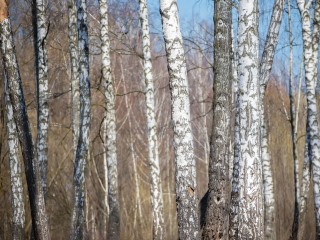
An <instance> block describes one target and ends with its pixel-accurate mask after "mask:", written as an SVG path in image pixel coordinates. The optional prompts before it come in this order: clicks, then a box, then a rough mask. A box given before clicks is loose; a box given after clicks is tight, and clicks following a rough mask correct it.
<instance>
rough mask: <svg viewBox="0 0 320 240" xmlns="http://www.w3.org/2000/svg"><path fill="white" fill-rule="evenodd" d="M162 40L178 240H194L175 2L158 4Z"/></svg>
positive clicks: (194, 205) (194, 204)
mask: <svg viewBox="0 0 320 240" xmlns="http://www.w3.org/2000/svg"><path fill="white" fill-rule="evenodd" d="M160 14H161V19H162V28H163V34H164V40H165V47H166V54H167V61H168V71H169V81H170V92H171V109H172V110H171V111H172V122H173V139H174V154H175V162H176V203H177V209H178V214H177V217H178V228H179V238H180V239H197V237H198V233H199V222H198V199H197V183H196V162H195V157H194V147H193V136H192V129H191V123H190V120H191V118H190V100H189V89H188V80H187V68H186V62H185V55H184V49H183V43H182V36H181V32H180V26H179V16H178V6H177V1H176V0H160Z"/></svg>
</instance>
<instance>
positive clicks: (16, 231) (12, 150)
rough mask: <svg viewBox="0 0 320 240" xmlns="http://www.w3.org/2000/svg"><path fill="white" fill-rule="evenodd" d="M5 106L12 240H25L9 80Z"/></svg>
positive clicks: (20, 180) (19, 168)
mask: <svg viewBox="0 0 320 240" xmlns="http://www.w3.org/2000/svg"><path fill="white" fill-rule="evenodd" d="M4 94H5V104H6V116H7V119H6V120H7V131H8V149H9V165H10V186H11V206H12V239H13V240H23V239H24V224H25V211H24V201H23V183H22V176H21V174H22V172H21V164H20V161H19V142H18V133H17V127H16V123H15V121H14V117H13V109H12V105H11V102H10V98H9V96H8V86H7V80H6V79H5V93H4Z"/></svg>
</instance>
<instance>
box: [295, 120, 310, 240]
mask: <svg viewBox="0 0 320 240" xmlns="http://www.w3.org/2000/svg"><path fill="white" fill-rule="evenodd" d="M306 129H307V133H306V141H305V148H304V161H303V168H302V181H301V195H300V196H299V229H298V230H299V232H298V239H301V240H303V239H304V236H305V226H306V222H305V221H306V213H307V212H306V210H307V199H308V195H309V189H310V179H311V178H310V167H311V164H310V159H311V152H310V150H311V149H310V145H309V143H310V135H309V134H308V131H309V129H308V120H307V127H306Z"/></svg>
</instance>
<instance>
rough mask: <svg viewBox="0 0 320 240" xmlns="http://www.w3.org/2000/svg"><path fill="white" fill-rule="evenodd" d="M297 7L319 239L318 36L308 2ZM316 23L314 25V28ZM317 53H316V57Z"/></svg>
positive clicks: (318, 8)
mask: <svg viewBox="0 0 320 240" xmlns="http://www.w3.org/2000/svg"><path fill="white" fill-rule="evenodd" d="M297 3H298V7H299V10H300V15H301V21H302V39H303V57H304V63H305V65H304V68H305V81H306V90H307V107H308V111H307V121H308V129H307V131H308V132H307V134H310V138H307V140H308V139H309V140H310V142H308V143H307V144H308V145H309V146H310V152H311V163H312V179H313V188H314V204H315V215H316V228H317V238H320V192H319V188H320V139H319V125H318V111H317V103H316V91H315V90H316V81H315V79H316V78H317V75H316V73H317V70H316V68H317V67H318V63H317V62H318V61H317V59H315V58H314V56H315V55H314V54H315V52H316V51H317V49H318V46H314V44H316V45H318V41H315V42H313V41H314V39H313V38H315V37H316V38H317V37H318V36H317V35H318V33H317V31H318V27H316V28H314V33H313V38H312V31H311V22H310V20H311V19H310V9H309V8H310V5H311V4H309V3H310V1H309V2H308V3H305V1H303V0H297ZM319 11H320V4H319V1H318V0H317V2H316V9H315V16H316V15H317V14H319ZM316 25H317V23H315V26H316ZM317 54H318V53H316V56H317Z"/></svg>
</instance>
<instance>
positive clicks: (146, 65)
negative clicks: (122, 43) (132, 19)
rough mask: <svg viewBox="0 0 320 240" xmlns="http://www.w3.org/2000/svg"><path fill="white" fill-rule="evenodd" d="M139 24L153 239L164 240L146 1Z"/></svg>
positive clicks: (142, 1)
mask: <svg viewBox="0 0 320 240" xmlns="http://www.w3.org/2000/svg"><path fill="white" fill-rule="evenodd" d="M139 4H140V24H141V29H142V45H143V73H144V80H145V100H146V117H147V130H148V150H149V166H150V180H151V203H152V220H153V232H152V236H153V239H157V240H158V239H159V240H160V239H164V238H165V236H164V235H165V233H164V230H165V228H164V217H163V196H162V186H161V175H160V162H159V152H158V137H157V124H156V116H155V100H154V98H155V96H154V83H153V75H152V62H151V42H150V36H149V21H148V8H147V1H146V0H139Z"/></svg>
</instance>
